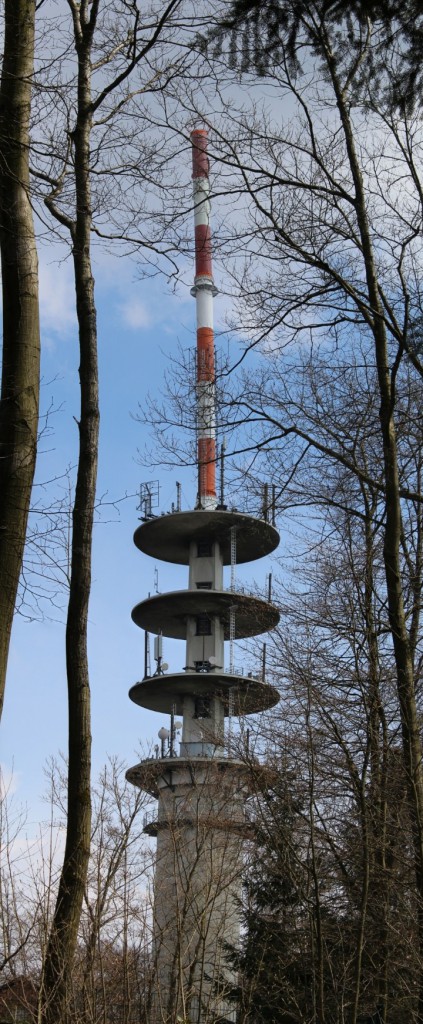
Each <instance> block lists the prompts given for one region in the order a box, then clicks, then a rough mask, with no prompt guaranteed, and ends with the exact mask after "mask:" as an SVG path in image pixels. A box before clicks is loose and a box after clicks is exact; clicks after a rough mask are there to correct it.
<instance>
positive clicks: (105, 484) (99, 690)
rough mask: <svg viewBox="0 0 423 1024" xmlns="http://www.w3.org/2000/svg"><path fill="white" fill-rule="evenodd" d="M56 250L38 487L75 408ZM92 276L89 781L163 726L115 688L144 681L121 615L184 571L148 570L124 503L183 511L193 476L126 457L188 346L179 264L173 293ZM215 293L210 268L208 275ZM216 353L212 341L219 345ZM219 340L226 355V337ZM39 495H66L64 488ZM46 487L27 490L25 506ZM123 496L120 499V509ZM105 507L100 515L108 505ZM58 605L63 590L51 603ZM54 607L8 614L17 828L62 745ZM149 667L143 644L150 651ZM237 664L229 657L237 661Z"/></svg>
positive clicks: (66, 264)
mask: <svg viewBox="0 0 423 1024" xmlns="http://www.w3.org/2000/svg"><path fill="white" fill-rule="evenodd" d="M59 256H60V253H59V252H58V251H57V250H56V249H54V248H53V247H49V246H47V245H46V244H43V245H41V246H40V251H39V259H40V287H41V327H42V348H43V357H42V380H43V384H42V395H43V397H42V405H43V409H44V410H46V409H48V408H49V407H50V405H51V406H52V407H53V410H54V411H53V412H52V414H51V416H50V417H49V430H48V431H47V432H46V434H45V435H44V436H43V437H42V440H41V444H40V454H39V459H38V471H37V480H38V482H39V484H40V483H43V482H44V481H49V480H52V479H53V478H55V477H60V476H61V475H62V474H63V473H64V471H65V469H66V467H67V466H74V465H75V463H76V459H77V444H78V435H77V425H76V422H75V419H76V418H77V417H78V411H79V387H78V346H77V332H76V324H75V312H74V291H73V274H72V265H71V262H70V261H69V260H61V261H60V260H59ZM94 274H95V280H96V300H97V308H98V338H99V359H100V405H101V434H100V461H99V475H98V495H99V496H102V498H103V502H104V504H103V507H102V509H101V513H100V522H98V524H97V526H96V529H95V535H94V554H93V582H92V595H91V603H90V616H89V662H90V680H91V691H92V734H93V774H94V776H96V775H97V774H98V772H99V771H100V770H101V768H102V766H103V764H104V763H105V761H106V758H107V756H108V755H117V756H118V757H120V758H122V760H123V761H125V762H126V764H127V766H129V765H131V764H134V763H136V761H137V760H138V753H139V752H140V751H143V752H144V753H145V752H146V751H148V749H149V748H151V745H152V744H154V743H155V742H156V741H157V731H158V729H159V728H160V726H161V725H163V724H164V725H167V724H168V723H167V722H166V721H163V720H162V718H161V717H160V716H158V715H156V714H154V713H153V712H148V711H144V710H143V709H141V708H139V707H137V706H136V705H135V704H133V703H132V702H131V701H130V700H129V698H128V695H127V694H128V689H129V687H130V686H132V685H133V683H134V682H136V681H137V680H138V679H141V678H142V677H143V674H144V634H143V632H142V631H141V630H140V629H139V628H138V627H137V626H135V625H134V623H133V622H132V620H131V609H132V607H133V606H134V605H135V604H136V603H138V602H139V601H140V600H142V599H143V598H144V597H146V596H147V594H148V593H149V592H154V589H155V586H156V584H157V577H156V575H155V568H157V570H158V589H159V590H160V591H163V590H167V589H183V588H184V587H186V586H187V570H186V568H185V567H183V566H181V567H179V566H171V565H168V564H166V563H165V562H162V563H158V564H157V566H156V565H155V564H154V563H153V562H152V560H150V559H148V558H147V557H145V556H143V555H142V554H141V553H140V552H139V551H138V549H136V548H135V546H134V544H133V539H132V537H133V532H134V530H135V528H136V527H137V525H138V520H139V515H140V513H139V512H138V511H137V504H138V499H137V497H136V495H137V492H138V491H139V486H140V483H141V482H142V481H146V480H153V479H159V480H160V510H163V511H169V510H170V507H171V503H172V501H176V480H180V481H181V482H182V507H185V508H190V507H191V508H192V507H194V504H195V492H196V482H195V473H194V471H193V470H190V469H185V470H183V471H182V472H181V470H180V469H178V470H176V468H175V469H171V470H169V469H168V470H164V468H163V467H160V466H157V467H154V468H150V467H145V466H142V465H140V464H139V460H138V457H137V452H138V449H141V448H143V445H144V443H145V442H146V441H147V442H148V439H149V431H148V429H147V428H146V427H144V426H142V425H141V424H140V423H139V422H137V421H136V418H135V417H136V414H137V411H138V405H139V403H141V404H143V403H144V401H145V398H146V395H147V391H150V392H151V393H152V394H156V393H158V392H159V391H160V389H162V388H163V375H164V373H165V370H166V369H169V365H170V357H171V356H172V354H173V355H175V354H176V352H177V348H178V344H181V345H182V347H183V348H187V347H193V346H194V345H195V301H194V299H193V298H192V297H191V296H190V293H189V284H190V283H191V278H192V276H193V263H192V266H190V265H188V266H187V271H186V275H184V276H186V283H185V284H183V283H182V284H181V285H180V286H179V287H178V290H177V292H176V293H173V292H172V290H171V289H170V287H169V286H168V284H167V283H166V280H165V278H163V277H161V276H156V277H155V278H153V279H150V280H142V279H140V277H139V274H138V272H137V267H136V265H135V263H134V262H133V261H132V260H130V259H125V258H120V259H119V258H113V257H112V256H104V255H102V254H101V252H97V253H96V256H95V267H94ZM215 276H216V280H217V284H218V285H219V283H220V281H219V271H218V272H217V274H215ZM226 312H227V299H226V298H225V297H224V295H221V296H220V297H218V298H217V300H216V302H215V326H216V328H217V333H219V330H221V328H222V325H223V320H224V316H225V313H226ZM218 344H219V343H218ZM221 344H225V345H226V346H227V344H228V342H227V340H223V339H222V342H221ZM50 490H51V491H52V493H53V495H57V493H63V495H65V494H66V480H58V481H57V483H56V484H54V485H53V486H52V487H51V488H50ZM48 494H49V490H48V489H47V488H46V489H45V490H44V489H43V488H42V487H37V488H36V490H35V500H41V499H42V500H44V501H45V500H46V498H47V495H48ZM125 495H128V496H129V497H127V498H126V499H125V500H121V499H124V497H125ZM114 501H116V502H118V505H117V506H116V508H115V507H113V505H112V504H110V505H109V504H107V503H108V502H110V503H112V502H114ZM266 571H268V566H266V565H265V564H264V563H262V564H260V563H258V564H257V568H255V566H254V565H252V566H249V567H245V568H244V567H242V569H240V574H241V575H242V578H244V579H245V578H246V579H248V578H250V579H251V580H254V579H257V580H258V581H261V582H262V583H263V585H264V581H265V574H266ZM62 603H63V605H64V606H65V604H66V600H65V594H63V595H62ZM64 631H65V610H63V611H62V612H60V611H58V610H57V609H55V608H49V606H48V605H45V606H44V619H43V621H39V620H36V621H32V622H28V621H27V620H26V619H25V618H23V617H22V616H20V615H18V616H16V618H15V623H14V629H13V636H12V646H11V652H10V661H9V671H8V679H7V689H6V698H5V708H4V714H3V720H2V727H1V733H2V739H1V763H2V767H3V772H4V778H5V780H6V782H7V781H8V780H10V778H11V776H12V775H13V782H12V787H11V788H12V789H13V792H14V801H15V805H16V803H19V804H23V805H24V806H25V807H26V809H27V825H26V828H27V832H28V834H29V835H30V834H31V832H32V831H33V830H36V829H37V828H38V822H39V821H40V820H42V819H43V817H45V816H46V815H47V814H48V811H47V808H46V805H45V803H44V802H43V799H42V798H43V793H44V791H45V788H46V781H45V774H44V769H45V765H46V762H47V760H48V759H49V758H50V757H51V756H56V755H57V754H58V753H59V752H63V753H66V748H67V710H66V708H67V693H66V671H65V650H64ZM164 645H165V646H164V658H165V660H166V661H167V662H168V663H169V664H170V667H172V668H173V669H174V670H176V671H179V670H180V668H181V667H182V665H183V664H184V644H183V643H182V642H178V641H171V640H167V641H166V640H165V641H164ZM151 658H152V660H153V644H152V643H151ZM236 661H237V662H238V661H239V658H238V659H237V658H236Z"/></svg>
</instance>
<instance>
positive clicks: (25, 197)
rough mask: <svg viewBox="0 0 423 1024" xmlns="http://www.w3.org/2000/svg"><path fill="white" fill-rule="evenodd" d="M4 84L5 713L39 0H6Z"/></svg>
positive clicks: (24, 506) (0, 609) (18, 530)
mask: <svg viewBox="0 0 423 1024" xmlns="http://www.w3.org/2000/svg"><path fill="white" fill-rule="evenodd" d="M4 11H5V39H4V59H3V70H2V76H1V87H0V256H1V268H2V289H3V373H2V386H1V401H0V581H1V586H0V717H1V712H2V708H3V699H4V689H5V680H6V668H7V660H8V653H9V644H10V634H11V629H12V620H13V614H14V610H15V604H16V594H17V589H18V584H19V576H20V572H21V567H22V559H23V551H24V546H25V538H26V530H27V522H28V511H29V504H30V497H31V489H32V482H33V478H34V471H35V460H36V450H37V430H38V407H39V381H40V328H39V312H38V260H37V251H36V245H35V233H34V222H33V217H32V210H31V203H30V197H29V117H30V106H31V88H32V74H33V61H34V22H35V0H5V5H4Z"/></svg>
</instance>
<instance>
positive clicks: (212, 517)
mask: <svg viewBox="0 0 423 1024" xmlns="http://www.w3.org/2000/svg"><path fill="white" fill-rule="evenodd" d="M233 526H236V530H237V533H236V561H237V564H239V565H240V564H241V563H242V562H253V561H255V559H257V558H264V556H265V555H270V554H271V553H272V551H274V550H275V548H277V546H278V544H279V534H278V531H277V530H275V527H274V526H271V525H270V523H266V522H265V521H264V519H256V518H255V517H254V516H248V515H246V514H245V513H243V512H229V511H227V512H225V511H222V510H220V509H213V510H210V509H195V510H193V511H191V512H170V513H169V514H168V515H164V516H158V517H157V518H156V519H148V520H147V521H146V522H145V523H142V524H141V526H139V527H138V529H137V530H135V533H134V543H135V544H136V546H137V548H139V550H140V551H143V552H144V554H146V555H150V556H151V557H152V558H157V559H160V560H161V561H163V562H175V563H177V564H178V565H188V562H189V546H190V543H191V541H195V542H196V543H198V542H199V541H208V542H209V543H213V542H214V541H219V544H220V549H221V552H222V556H223V564H224V565H230V563H231V533H230V531H231V527H233Z"/></svg>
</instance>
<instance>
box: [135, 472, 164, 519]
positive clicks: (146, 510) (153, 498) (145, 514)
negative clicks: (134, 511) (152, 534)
mask: <svg viewBox="0 0 423 1024" xmlns="http://www.w3.org/2000/svg"><path fill="white" fill-rule="evenodd" d="M159 493H160V488H159V481H158V480H147V481H146V482H145V483H143V484H141V487H140V503H139V505H138V511H139V512H141V518H142V519H151V518H152V516H153V508H157V506H158V504H159Z"/></svg>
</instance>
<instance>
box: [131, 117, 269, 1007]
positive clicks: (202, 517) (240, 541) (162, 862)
mask: <svg viewBox="0 0 423 1024" xmlns="http://www.w3.org/2000/svg"><path fill="white" fill-rule="evenodd" d="M191 141H192V158H193V189H194V216H195V279H194V287H193V289H192V295H193V296H195V300H196V310H197V350H196V415H197V465H198V497H197V504H196V507H195V509H192V510H191V511H181V510H180V507H179V502H178V507H177V510H176V511H174V510H172V512H171V513H169V514H167V515H164V516H163V515H162V516H154V515H153V513H152V510H151V507H150V506H149V507H148V509H146V510H145V514H144V517H143V521H142V523H141V525H140V526H139V527H138V529H137V530H136V532H135V536H134V541H135V544H136V546H137V547H138V548H139V549H140V551H142V552H144V553H145V554H147V555H150V556H151V558H153V559H155V560H157V559H159V560H160V559H161V560H163V561H166V562H173V563H176V564H178V565H181V566H188V587H187V589H185V590H178V591H173V592H170V593H164V594H161V593H155V594H153V596H151V597H148V598H147V599H146V600H144V601H141V603H140V604H138V605H136V607H135V608H134V609H133V612H132V618H133V620H134V622H135V623H136V624H137V625H138V626H140V627H141V628H142V629H144V630H145V631H146V633H148V634H150V633H153V634H154V635H155V637H156V642H155V643H156V648H155V659H156V664H157V669H156V672H155V674H154V675H150V674H147V669H146V676H145V678H144V679H143V680H142V681H141V682H139V683H136V684H135V686H133V687H132V689H131V690H130V697H131V699H132V700H133V701H134V702H135V703H136V704H138V705H140V706H141V707H143V708H148V709H150V710H153V711H157V712H161V713H162V714H163V713H165V714H167V715H170V728H169V729H168V730H166V729H163V728H162V729H160V731H159V737H160V740H161V746H160V747H158V748H157V749H156V755H157V756H156V757H155V758H150V759H147V760H144V761H141V763H140V764H137V765H135V766H134V767H133V768H130V769H129V771H128V772H127V777H128V779H129V780H130V781H131V782H132V783H134V784H135V785H136V786H139V787H140V788H141V789H143V790H145V791H146V792H148V793H149V794H151V795H152V796H153V797H155V798H156V799H157V800H158V805H157V810H156V811H155V812H154V814H153V815H152V816H151V817H150V818H148V819H147V820H146V823H145V831H146V832H147V833H148V834H149V835H154V836H156V837H157V854H156V870H155V883H154V935H153V947H154V948H153V953H152V973H153V988H152V1001H151V1010H150V1018H149V1024H177V1021H178V1020H179V1021H181V1020H183V1021H189V1022H190V1024H212V1022H218V1021H220V1022H222V1024H223V1021H235V1017H236V1011H235V1008H234V1004H233V1002H231V1000H230V998H229V996H230V991H231V989H232V990H233V988H234V985H235V983H236V977H235V975H234V973H233V968H232V967H231V966H230V965H228V963H227V960H226V949H227V945H228V944H232V945H235V946H236V944H237V941H238V939H239V897H240V891H241V866H242V843H243V837H244V835H245V819H244V807H245V801H246V799H247V797H248V794H249V792H250V788H249V771H248V768H247V766H246V763H245V759H243V758H242V757H240V756H239V752H237V751H236V749H235V744H234V743H233V742H232V744H231V743H230V742H229V740H230V730H229V737H228V735H226V736H225V719H226V720H227V721H228V720H229V722H230V721H231V719H235V718H237V717H240V716H244V715H250V714H254V713H257V712H259V711H262V710H265V709H267V708H269V707H272V706H273V705H274V704H276V703H277V700H278V694H277V691H276V690H275V689H274V688H273V687H272V686H270V685H268V684H267V683H266V681H265V679H264V678H252V677H251V676H250V675H248V677H247V676H244V675H242V674H241V673H240V672H236V671H235V670H234V666H233V658H232V656H231V659H230V665H229V667H228V668H225V641H229V642H230V648H231V652H232V642H233V640H237V639H242V638H245V637H253V636H256V635H259V634H261V633H265V632H266V631H267V630H269V629H272V628H273V627H274V626H276V625H277V623H278V621H279V613H278V611H277V609H276V607H275V606H274V605H273V604H272V603H271V601H270V600H263V599H260V598H258V597H256V596H255V595H252V594H247V593H245V592H244V591H243V592H240V591H237V590H235V587H234V577H235V573H234V569H235V565H236V564H237V563H242V562H250V561H253V560H254V559H257V558H262V557H264V556H265V555H268V554H270V553H271V552H272V551H274V550H275V548H276V547H277V544H278V542H279V536H278V533H277V531H276V529H275V528H274V526H273V525H271V523H269V522H267V521H266V518H265V517H263V518H256V517H254V516H251V515H248V514H246V513H243V512H241V511H236V510H228V509H227V508H226V506H224V505H223V504H219V503H218V498H217V493H216V461H217V450H216V410H215V405H216V398H215V386H216V385H215V378H216V371H215V349H214V336H213V297H214V295H215V294H216V288H215V285H214V281H213V273H212V252H211V232H210V198H209V174H208V157H207V131H206V130H204V129H196V130H195V131H193V132H192V135H191ZM263 515H264V514H263ZM225 566H228V567H229V566H230V567H231V571H230V582H229V586H226V587H225V585H224V567H225ZM268 596H269V595H268ZM162 637H173V638H176V639H181V640H182V639H183V640H185V641H186V655H185V665H184V666H183V668H182V669H181V671H180V672H169V671H167V666H166V665H163V661H162V646H161V645H162ZM146 664H147V662H146ZM149 671H151V670H149ZM263 675H264V673H263ZM176 716H179V717H180V718H181V722H178V721H177V720H176ZM179 733H180V736H179ZM177 737H178V740H177Z"/></svg>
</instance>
